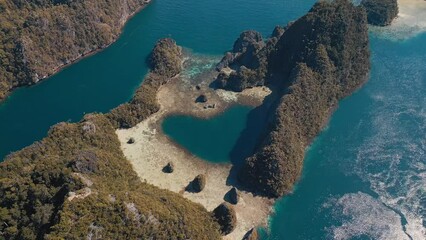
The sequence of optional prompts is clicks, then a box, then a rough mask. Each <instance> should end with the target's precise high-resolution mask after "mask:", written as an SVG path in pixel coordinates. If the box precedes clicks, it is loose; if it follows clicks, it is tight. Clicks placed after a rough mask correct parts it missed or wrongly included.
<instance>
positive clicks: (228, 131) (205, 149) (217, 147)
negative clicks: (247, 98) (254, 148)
mask: <svg viewBox="0 0 426 240" xmlns="http://www.w3.org/2000/svg"><path fill="white" fill-rule="evenodd" d="M251 109H252V108H251V107H245V106H234V107H231V108H230V109H228V110H226V112H225V113H223V114H220V115H219V116H216V117H214V118H212V119H208V120H205V119H199V118H195V117H190V116H172V117H168V118H166V119H165V120H164V122H163V124H162V128H163V131H164V133H165V134H167V135H168V136H169V137H170V138H171V139H172V140H173V141H175V142H177V143H179V144H180V145H181V146H182V147H184V148H186V149H187V150H189V151H190V152H191V153H193V154H194V155H196V156H198V157H200V158H202V159H205V160H208V161H211V162H214V163H227V162H230V161H231V152H232V150H233V148H234V146H235V144H236V142H237V140H238V138H239V136H240V134H241V132H242V131H243V130H244V129H245V127H246V118H247V115H248V113H249V112H250V110H251Z"/></svg>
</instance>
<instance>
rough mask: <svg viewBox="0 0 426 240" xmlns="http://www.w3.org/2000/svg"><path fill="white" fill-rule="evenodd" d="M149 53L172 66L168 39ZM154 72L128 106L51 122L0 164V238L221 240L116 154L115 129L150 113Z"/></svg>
mask: <svg viewBox="0 0 426 240" xmlns="http://www.w3.org/2000/svg"><path fill="white" fill-rule="evenodd" d="M152 55H155V56H156V58H152V62H151V65H152V66H157V67H158V68H160V69H162V70H164V72H165V73H171V72H174V71H176V69H180V66H181V60H182V56H181V54H180V47H178V46H177V45H176V43H175V42H174V41H173V40H171V39H163V40H161V41H160V42H159V43H157V45H156V47H155V49H154V51H153V54H152ZM167 58H170V59H174V60H176V59H179V60H180V61H172V60H170V59H169V60H168V59H167ZM141 62H142V61H141ZM164 63H167V65H164ZM170 63H174V64H170ZM161 66H162V67H161ZM155 69H157V68H153V70H152V72H151V73H150V74H149V75H148V77H147V78H148V79H146V80H145V81H144V82H143V84H142V85H141V87H140V88H139V90H138V91H137V93H136V94H135V96H134V98H133V99H132V100H131V101H130V102H129V103H126V104H123V105H121V106H119V107H118V108H117V109H114V110H113V111H112V112H111V113H109V114H91V115H86V116H85V117H84V119H83V120H82V121H81V122H79V123H60V124H57V125H56V126H54V127H52V128H51V130H50V131H49V133H48V136H47V137H46V138H44V139H43V140H41V141H40V142H36V143H34V144H33V145H31V146H29V147H27V148H25V149H23V150H21V151H18V152H16V153H13V154H12V155H10V156H8V157H7V158H6V159H5V161H4V162H3V163H1V164H0V196H1V198H0V222H1V223H2V224H0V233H1V234H0V239H123V238H130V239H220V238H221V235H220V226H219V224H218V223H217V222H216V220H215V218H214V217H213V216H212V214H211V213H209V212H207V210H206V209H204V208H203V207H202V206H201V205H199V204H195V203H193V202H190V201H189V200H187V199H185V198H183V197H182V196H181V195H179V194H175V193H172V192H169V191H166V190H161V189H158V188H157V187H154V186H151V185H149V184H147V183H145V182H141V180H140V178H139V177H138V176H137V174H136V173H135V172H134V170H133V169H132V166H131V164H130V163H129V162H128V160H127V159H126V158H125V157H124V155H123V153H122V151H121V148H120V142H119V140H118V138H117V135H116V134H115V130H116V129H117V128H118V127H122V126H123V125H124V126H125V127H127V126H130V125H133V124H135V123H137V122H140V121H142V120H143V119H145V118H147V117H148V116H149V115H150V114H152V113H154V112H156V111H158V109H157V108H155V106H156V105H157V102H156V98H155V95H156V92H157V90H158V88H159V87H160V86H161V84H163V83H165V82H166V81H167V79H168V76H167V74H166V75H162V74H158V72H157V71H156V70H155ZM179 71H180V70H179ZM174 73H176V72H174ZM177 73H178V72H177Z"/></svg>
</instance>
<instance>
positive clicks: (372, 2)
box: [361, 0, 399, 26]
mask: <svg viewBox="0 0 426 240" xmlns="http://www.w3.org/2000/svg"><path fill="white" fill-rule="evenodd" d="M361 5H362V6H364V7H365V9H366V10H367V19H368V23H369V24H371V25H377V26H387V25H390V24H391V23H392V21H393V20H394V19H395V18H396V17H397V16H398V12H399V10H398V0H363V1H362V2H361Z"/></svg>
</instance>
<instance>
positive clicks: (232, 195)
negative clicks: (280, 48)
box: [226, 187, 240, 205]
mask: <svg viewBox="0 0 426 240" xmlns="http://www.w3.org/2000/svg"><path fill="white" fill-rule="evenodd" d="M226 198H227V201H228V202H229V203H231V204H234V205H235V204H237V203H238V202H239V201H240V193H239V192H238V190H237V189H236V188H235V187H233V188H232V189H231V190H229V192H228V193H227V194H226Z"/></svg>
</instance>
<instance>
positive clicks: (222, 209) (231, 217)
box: [213, 203, 237, 235]
mask: <svg viewBox="0 0 426 240" xmlns="http://www.w3.org/2000/svg"><path fill="white" fill-rule="evenodd" d="M213 216H214V218H215V219H216V221H217V222H218V223H219V225H220V231H221V232H222V235H228V234H230V233H231V232H232V231H234V229H235V227H236V226H237V214H236V213H235V209H234V207H232V205H230V204H229V203H222V204H220V205H219V206H218V207H217V208H215V209H214V210H213Z"/></svg>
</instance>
